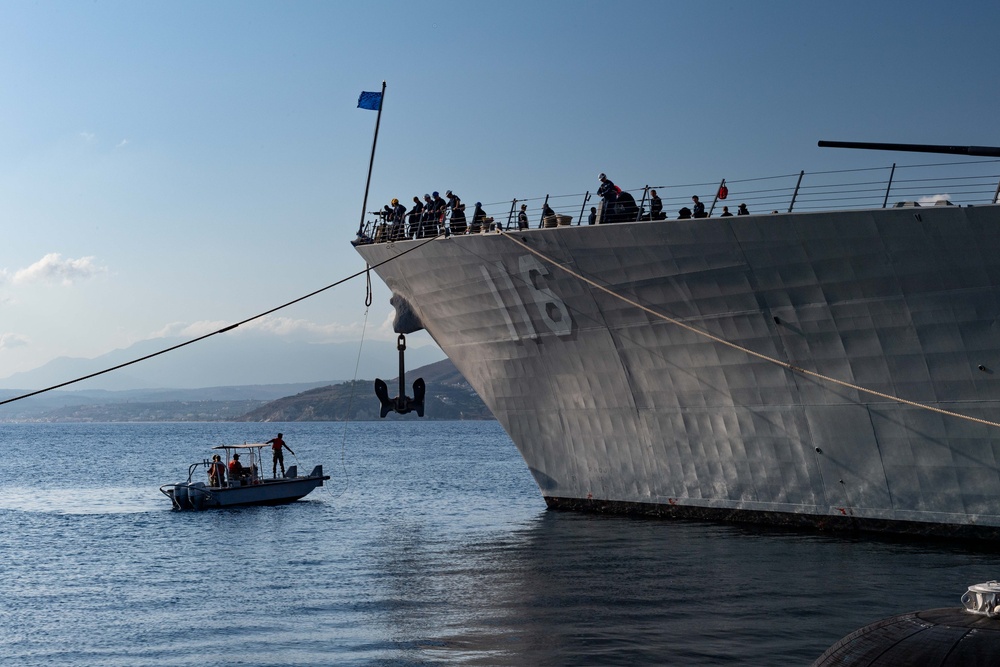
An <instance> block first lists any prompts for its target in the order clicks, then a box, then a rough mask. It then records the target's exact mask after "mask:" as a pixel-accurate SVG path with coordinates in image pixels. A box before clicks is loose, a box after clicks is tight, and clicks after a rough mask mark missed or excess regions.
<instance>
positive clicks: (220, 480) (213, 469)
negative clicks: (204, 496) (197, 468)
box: [208, 454, 226, 487]
mask: <svg viewBox="0 0 1000 667" xmlns="http://www.w3.org/2000/svg"><path fill="white" fill-rule="evenodd" d="M208 485H209V486H220V487H221V486H225V485H226V464H224V463H223V462H222V457H221V456H219V455H218V454H215V455H214V456H212V462H211V463H209V464H208Z"/></svg>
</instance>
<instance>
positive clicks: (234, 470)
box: [229, 454, 243, 482]
mask: <svg viewBox="0 0 1000 667" xmlns="http://www.w3.org/2000/svg"><path fill="white" fill-rule="evenodd" d="M242 476H243V464H242V463H240V455H239V454H233V460H232V461H230V462H229V481H230V482H232V481H235V480H237V479H239V478H240V477H242Z"/></svg>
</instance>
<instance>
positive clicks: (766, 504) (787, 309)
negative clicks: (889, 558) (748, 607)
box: [357, 205, 1000, 538]
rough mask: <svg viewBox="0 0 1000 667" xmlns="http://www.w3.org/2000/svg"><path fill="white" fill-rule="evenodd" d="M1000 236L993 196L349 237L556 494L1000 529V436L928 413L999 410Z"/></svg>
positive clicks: (606, 503)
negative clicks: (409, 236) (391, 237)
mask: <svg viewBox="0 0 1000 667" xmlns="http://www.w3.org/2000/svg"><path fill="white" fill-rule="evenodd" d="M998 241H1000V207H998V206H994V205H990V206H976V207H959V206H936V207H930V208H927V207H924V208H891V209H871V210H851V211H827V212H818V213H787V214H774V215H752V216H740V217H727V218H706V219H694V220H671V221H663V222H634V223H623V224H613V225H595V226H569V227H558V228H554V229H532V230H522V231H518V232H509V233H504V234H478V235H468V236H461V237H451V238H438V239H435V240H433V241H430V242H427V241H422V240H421V241H400V242H395V243H388V244H384V243H383V244H369V245H359V246H358V248H357V249H358V252H359V253H360V254H361V255H362V256H363V257H364V259H365V260H366V261H367V262H368V263H369V264H371V265H373V266H376V265H378V266H377V267H376V269H375V270H376V271H377V272H378V274H379V275H380V276H381V277H382V279H383V280H384V281H385V282H386V284H387V285H388V286H389V288H390V289H391V290H392V292H393V293H394V295H395V298H396V301H397V310H399V307H400V306H399V304H403V305H405V306H406V307H407V308H408V309H410V310H411V311H412V314H413V315H415V316H416V318H417V319H418V320H419V323H420V324H422V326H423V327H424V328H426V329H427V331H428V332H429V333H430V335H431V336H432V337H433V338H434V340H435V341H436V342H437V343H438V344H439V345H440V346H441V348H442V350H444V352H445V353H446V354H447V355H448V356H449V357H450V358H451V359H452V360H453V361H454V363H455V365H456V366H457V367H458V369H459V370H460V371H461V372H462V373H463V375H464V376H465V377H466V379H467V380H468V381H469V383H470V384H471V385H472V386H473V387H474V388H475V389H476V391H477V392H478V393H479V395H480V396H481V397H482V399H483V401H484V402H485V403H486V404H487V405H488V406H489V408H490V409H491V411H492V412H493V414H494V415H495V416H496V418H497V419H498V421H499V422H500V423H501V424H502V425H503V427H504V428H505V430H506V431H507V433H508V434H509V435H510V437H511V439H512V440H513V441H514V443H515V444H516V446H517V447H518V449H519V451H520V452H521V454H522V456H523V457H524V460H525V461H526V463H527V465H528V467H529V469H530V471H531V473H532V475H533V476H534V479H535V481H536V482H537V484H538V486H539V489H540V490H541V493H542V495H543V496H544V497H545V499H546V502H547V503H548V505H549V506H550V507H552V508H568V509H580V510H588V511H610V512H640V513H648V514H660V515H667V516H693V517H702V518H714V519H726V520H743V521H764V522H770V523H795V524H800V523H809V524H815V525H822V526H830V527H849V528H860V529H872V530H879V531H898V532H918V533H927V534H945V535H952V534H953V535H963V536H972V537H988V538H997V537H1000V466H998V461H1000V437H998V436H1000V429H997V428H996V427H995V426H991V425H990V424H989V423H977V422H974V421H970V420H968V419H964V418H962V417H961V416H955V415H951V414H941V413H937V412H933V411H931V410H928V409H925V408H924V407H921V405H923V406H927V407H930V408H938V409H943V410H945V411H948V412H951V413H957V414H958V415H963V416H967V417H971V418H978V419H981V420H985V421H987V422H989V421H991V420H995V419H997V418H998V417H1000V412H998V409H997V408H998V407H1000V403H998V401H1000V383H998V376H997V375H996V374H995V372H996V371H1000V290H998V287H1000V257H998V254H997V249H998V248H1000V244H998ZM419 244H423V245H421V246H420V247H419V248H416V246H417V245H419ZM411 249H412V251H411V252H407V253H405V254H403V252H404V251H406V250H411ZM394 258H395V259H394ZM390 259H393V261H388V262H386V260H390ZM549 259H551V261H552V262H554V263H550V261H548V260H549ZM383 262H384V263H383ZM561 266H562V267H566V268H567V269H569V270H570V271H571V272H572V273H576V274H578V275H579V276H582V277H585V278H586V279H587V280H589V281H592V283H588V282H587V281H585V280H581V278H580V277H578V276H576V275H573V274H572V273H571V272H568V271H565V270H563V268H560V267H561ZM595 284H596V285H600V286H604V287H606V288H607V289H608V290H610V292H612V293H613V294H610V293H608V292H607V291H604V290H602V289H599V288H597V287H595V286H594V285H595ZM615 295H620V296H621V297H625V298H626V299H628V300H630V301H631V302H633V303H629V302H627V301H625V300H623V299H621V298H618V297H616V296H615ZM634 304H641V305H642V306H644V307H646V308H647V309H648V310H643V309H640V308H637V307H636V306H635V305H634ZM656 314H662V315H663V316H664V317H658V316H657V315H656ZM678 322H679V323H682V324H684V325H687V327H691V328H693V329H695V330H694V331H693V330H692V329H691V328H685V327H683V326H678V324H677V323H678ZM699 332H705V333H706V334H709V335H710V336H712V337H714V339H713V338H711V337H706V336H705V335H701V334H700V333H699ZM719 341H726V342H728V343H731V344H733V345H737V346H741V347H743V348H746V349H747V350H750V351H753V352H755V353H757V354H758V355H761V356H754V355H751V354H748V353H747V352H745V351H742V350H740V349H734V348H733V347H731V346H729V345H726V344H723V343H721V342H719ZM794 368H802V369H807V370H809V371H812V372H814V373H816V374H819V375H821V376H827V377H830V378H836V379H837V380H840V381H843V382H846V383H850V384H853V385H857V386H859V387H863V388H866V389H869V390H872V391H875V392H880V393H881V394H883V395H885V396H889V397H900V398H902V399H906V400H908V401H912V402H914V403H916V405H914V404H906V403H901V402H898V401H895V400H891V399H890V398H883V397H880V396H876V395H872V394H869V393H865V392H860V391H857V390H855V389H851V388H848V387H845V386H843V385H838V384H832V383H830V382H827V381H825V380H823V379H822V378H820V377H815V376H807V375H803V374H802V373H797V372H795V371H794V370H793V369H794Z"/></svg>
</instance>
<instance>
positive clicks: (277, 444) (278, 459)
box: [265, 433, 295, 477]
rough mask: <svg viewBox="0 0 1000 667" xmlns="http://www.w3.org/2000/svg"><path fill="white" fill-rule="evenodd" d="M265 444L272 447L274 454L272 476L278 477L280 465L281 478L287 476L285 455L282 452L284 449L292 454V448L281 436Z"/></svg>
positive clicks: (293, 454) (293, 453)
mask: <svg viewBox="0 0 1000 667" xmlns="http://www.w3.org/2000/svg"><path fill="white" fill-rule="evenodd" d="M265 444H268V445H271V452H272V453H273V454H274V457H273V465H272V466H271V476H272V477H277V476H278V464H279V463H280V464H281V476H282V477H284V476H285V455H284V453H283V452H282V451H281V448H282V447H284V448H285V449H287V450H288V451H289V452H292V448H291V447H289V446H288V445H286V444H285V441H284V440H282V439H281V434H280V433H279V434H278V437H277V438H271V439H270V440H268V441H267V442H266V443H265ZM292 456H295V452H292Z"/></svg>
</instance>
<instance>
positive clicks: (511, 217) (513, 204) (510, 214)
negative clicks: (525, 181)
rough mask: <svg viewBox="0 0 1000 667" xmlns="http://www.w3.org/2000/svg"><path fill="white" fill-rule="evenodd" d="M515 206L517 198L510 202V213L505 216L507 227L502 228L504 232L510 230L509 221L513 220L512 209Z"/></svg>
mask: <svg viewBox="0 0 1000 667" xmlns="http://www.w3.org/2000/svg"><path fill="white" fill-rule="evenodd" d="M516 206H517V197H515V198H514V199H511V200H510V213H508V214H507V226H506V227H504V229H505V230H507V229H510V221H511V220H513V219H514V208H515V207H516Z"/></svg>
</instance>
